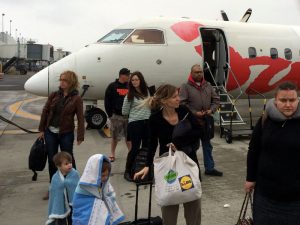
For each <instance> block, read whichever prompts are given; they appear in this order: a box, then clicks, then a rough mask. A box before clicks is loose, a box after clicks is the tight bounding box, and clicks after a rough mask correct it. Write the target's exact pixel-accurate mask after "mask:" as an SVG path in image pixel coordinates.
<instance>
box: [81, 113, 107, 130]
mask: <svg viewBox="0 0 300 225" xmlns="http://www.w3.org/2000/svg"><path fill="white" fill-rule="evenodd" d="M85 120H86V122H87V124H88V127H89V128H92V129H102V128H103V127H104V125H105V124H106V121H107V115H106V113H105V112H104V111H103V110H101V109H99V108H91V109H89V110H88V111H86V112H85Z"/></svg>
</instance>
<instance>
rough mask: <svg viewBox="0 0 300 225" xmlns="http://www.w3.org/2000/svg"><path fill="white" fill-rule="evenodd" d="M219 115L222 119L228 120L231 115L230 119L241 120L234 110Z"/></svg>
mask: <svg viewBox="0 0 300 225" xmlns="http://www.w3.org/2000/svg"><path fill="white" fill-rule="evenodd" d="M220 116H221V118H222V119H223V120H224V121H230V120H231V117H232V120H237V121H243V120H242V118H241V117H240V115H239V114H238V113H237V112H236V111H235V112H233V113H231V112H227V113H220Z"/></svg>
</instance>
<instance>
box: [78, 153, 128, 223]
mask: <svg viewBox="0 0 300 225" xmlns="http://www.w3.org/2000/svg"><path fill="white" fill-rule="evenodd" d="M110 170H111V164H110V161H109V159H108V158H107V157H106V156H104V155H102V154H96V155H93V156H91V157H90V158H89V159H88V161H87V164H86V166H85V169H84V172H83V174H82V176H81V178H80V181H79V183H78V186H77V188H76V191H75V194H74V198H73V216H72V220H73V224H74V225H115V224H119V223H120V222H121V221H122V220H123V219H124V214H123V213H122V211H121V210H120V208H119V206H118V205H117V203H116V194H115V192H114V189H113V187H112V185H111V184H110V182H109V174H110Z"/></svg>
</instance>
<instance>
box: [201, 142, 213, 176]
mask: <svg viewBox="0 0 300 225" xmlns="http://www.w3.org/2000/svg"><path fill="white" fill-rule="evenodd" d="M201 144H202V149H203V160H204V167H205V171H211V170H213V169H214V168H215V162H214V159H213V156H212V149H213V147H212V145H211V143H210V140H209V139H206V138H205V139H201Z"/></svg>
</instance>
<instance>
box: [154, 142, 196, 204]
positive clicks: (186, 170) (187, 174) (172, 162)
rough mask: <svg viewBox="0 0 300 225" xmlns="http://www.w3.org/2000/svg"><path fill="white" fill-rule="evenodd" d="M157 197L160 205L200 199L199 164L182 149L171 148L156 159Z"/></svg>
mask: <svg viewBox="0 0 300 225" xmlns="http://www.w3.org/2000/svg"><path fill="white" fill-rule="evenodd" d="M154 178H155V197H156V201H157V203H158V205H160V206H167V205H177V204H181V203H185V202H190V201H194V200H196V199H199V198H200V197H201V194H202V189H201V182H200V180H199V169H198V167H197V164H196V163H195V162H194V161H193V160H192V159H191V158H189V157H188V156H187V155H186V154H185V153H184V152H182V151H175V153H174V154H173V155H172V150H171V148H170V149H169V153H168V154H167V155H166V156H163V157H160V158H157V159H155V160H154Z"/></svg>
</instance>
